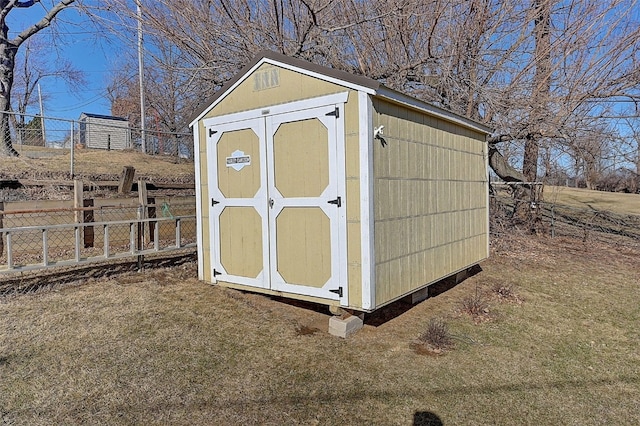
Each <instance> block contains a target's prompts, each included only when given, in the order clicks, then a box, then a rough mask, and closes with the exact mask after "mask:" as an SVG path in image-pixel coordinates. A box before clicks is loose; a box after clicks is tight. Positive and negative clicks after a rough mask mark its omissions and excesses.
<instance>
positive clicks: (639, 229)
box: [490, 193, 640, 248]
mask: <svg viewBox="0 0 640 426" xmlns="http://www.w3.org/2000/svg"><path fill="white" fill-rule="evenodd" d="M516 201H522V202H526V201H525V200H516V199H514V198H513V197H510V196H508V195H506V194H501V193H495V194H494V195H491V197H490V215H491V221H490V222H491V233H492V234H494V235H501V234H506V233H510V232H511V230H512V229H513V228H514V227H515V228H517V224H514V221H513V211H514V207H515V204H516ZM530 208H531V209H532V216H533V217H534V218H535V220H536V221H537V222H538V223H537V226H536V229H537V230H538V231H540V232H542V233H543V234H546V235H548V236H549V237H552V238H553V237H569V238H575V239H579V240H582V241H584V242H591V241H594V242H596V241H597V242H601V243H607V244H614V245H618V246H627V247H631V248H640V215H636V214H621V213H616V212H612V211H607V210H598V209H593V208H591V209H584V208H576V207H572V206H567V205H564V204H560V203H553V202H546V201H539V202H537V203H535V205H530Z"/></svg>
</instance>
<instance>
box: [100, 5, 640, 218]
mask: <svg viewBox="0 0 640 426" xmlns="http://www.w3.org/2000/svg"><path fill="white" fill-rule="evenodd" d="M105 4H109V5H110V7H111V8H112V9H113V10H118V16H117V17H114V18H113V20H112V21H110V22H109V25H110V26H111V27H112V28H114V26H116V24H118V25H119V26H118V28H119V29H118V31H119V32H120V33H122V31H121V30H120V28H122V27H121V25H125V26H128V27H129V28H130V31H133V30H134V28H135V19H136V17H135V14H134V13H133V12H134V11H133V9H132V8H131V7H127V4H126V2H125V1H124V0H108V1H106V2H105ZM637 6H638V5H637V0H610V1H607V2H600V1H597V0H568V1H562V2H560V1H557V0H530V1H529V2H512V1H508V0H426V1H425V0H393V1H388V0H371V1H367V2H361V1H357V0H332V1H330V0H281V1H275V2H274V1H268V0H216V1H204V0H189V1H187V0H175V1H167V0H156V1H153V2H149V3H146V2H145V5H144V9H143V20H144V28H145V33H146V35H147V36H148V37H149V38H151V39H154V38H155V39H156V41H160V40H161V41H162V42H163V43H167V44H168V45H170V46H171V52H172V55H173V56H172V59H171V61H165V60H162V59H161V60H159V61H158V62H157V64H158V65H159V66H161V65H162V64H163V62H166V63H165V66H166V67H167V69H169V68H172V69H173V71H174V72H178V73H179V74H180V75H181V76H183V77H181V78H184V80H182V81H183V82H187V83H188V84H182V85H180V87H181V88H183V89H184V88H186V89H187V91H186V92H184V94H183V96H182V97H183V99H188V100H189V101H188V102H187V101H185V102H181V103H176V104H175V105H178V106H176V108H178V109H180V108H184V109H186V110H195V109H196V108H197V103H198V102H199V101H201V100H204V99H207V98H208V96H209V95H210V94H211V93H212V92H214V91H215V90H217V89H219V88H220V86H221V85H222V84H223V83H224V82H225V81H227V80H228V79H229V78H230V77H231V76H233V75H234V74H235V73H236V72H237V71H238V70H239V69H240V68H241V67H242V66H244V65H245V64H246V63H247V62H248V60H249V58H251V57H252V56H254V55H255V54H256V53H257V52H258V51H260V50H262V49H270V50H275V51H279V52H281V53H284V54H287V55H290V56H294V57H300V58H303V59H308V60H311V61H313V62H316V63H320V64H323V65H327V66H330V67H334V68H340V69H344V70H346V71H350V72H353V73H357V74H364V75H367V76H369V77H372V78H375V79H378V80H380V81H382V82H384V84H385V85H387V86H389V87H391V88H394V89H397V90H401V91H404V92H408V93H410V94H413V95H415V96H417V97H419V98H422V99H424V100H427V101H430V102H433V103H435V104H437V105H440V106H442V107H444V108H447V109H450V110H452V111H454V112H456V113H459V114H461V115H464V116H467V117H470V118H472V119H475V120H478V121H481V122H483V123H485V124H487V125H489V126H491V127H493V128H494V129H495V133H494V134H493V135H492V137H491V138H490V153H491V158H490V164H491V165H492V167H493V168H494V171H495V172H496V174H498V175H499V176H500V177H502V178H504V179H505V180H508V181H519V182H529V181H535V180H538V179H539V178H544V173H547V171H548V170H551V169H558V168H560V167H561V166H563V165H562V164H556V163H553V162H554V161H563V160H562V159H563V158H565V157H564V156H563V155H564V154H565V153H570V152H572V147H574V146H576V140H577V139H576V138H578V137H579V138H581V140H583V139H584V137H585V135H588V134H590V133H591V134H597V133H599V132H601V130H602V128H603V127H607V121H606V117H605V115H606V114H604V111H605V110H609V109H610V106H611V105H614V104H615V102H616V101H617V100H619V99H621V98H625V99H631V100H640V67H638V66H637V64H638V63H639V61H640V53H639V46H638V43H637V40H638V39H640V25H639V23H638V22H637V20H638V17H637V16H636V15H637V14H634V13H633V11H634V10H637ZM116 8H117V9H116ZM127 11H128V12H130V14H129V15H128V16H127V15H126V13H125V12H127ZM116 21H117V22H116ZM149 38H148V39H149ZM154 43H156V42H154ZM155 46H156V44H153V46H149V47H147V51H148V52H149V53H151V54H156V53H157V47H155ZM156 56H157V57H158V58H159V57H160V56H159V55H156ZM169 63H171V65H170V66H169ZM168 75H169V74H165V76H168ZM148 77H149V78H152V77H153V76H152V73H149V75H148ZM157 78H165V77H161V76H160V74H157V76H155V77H153V79H157ZM150 87H154V84H150ZM155 87H156V89H153V90H161V89H160V88H161V87H163V88H164V90H165V93H166V90H171V89H170V87H171V85H164V86H161V85H156V86H155ZM174 87H175V86H174ZM189 92H190V93H191V96H190V95H189ZM193 93H196V94H197V95H193ZM149 96H152V95H151V94H150V95H149ZM185 115H188V114H185ZM596 139H597V138H596ZM541 152H542V153H543V155H542V157H541V155H540V153H541ZM516 155H517V156H519V158H520V161H521V163H520V164H517V165H516V162H515V161H514V159H515V156H516ZM552 163H553V164H552ZM540 170H543V171H544V173H540ZM518 197H519V198H528V201H531V200H532V199H535V192H532V191H529V192H527V193H526V194H520V195H519V196H518ZM532 197H533V198H532ZM529 204H530V203H529V202H526V203H522V204H520V206H521V207H522V211H521V215H522V219H523V220H530V219H531V218H529V217H528V207H527V206H529Z"/></svg>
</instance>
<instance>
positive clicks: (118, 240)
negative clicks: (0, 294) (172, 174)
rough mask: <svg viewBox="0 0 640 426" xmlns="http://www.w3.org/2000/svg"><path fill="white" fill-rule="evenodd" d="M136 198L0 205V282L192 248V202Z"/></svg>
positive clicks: (186, 252) (193, 233) (194, 231)
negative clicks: (85, 203) (40, 205)
mask: <svg viewBox="0 0 640 426" xmlns="http://www.w3.org/2000/svg"><path fill="white" fill-rule="evenodd" d="M96 201H97V200H96ZM136 201H137V200H135V199H132V200H131V202H130V203H121V204H119V205H102V206H89V207H83V208H48V209H31V210H25V209H20V207H21V204H27V203H11V206H10V207H11V208H7V206H6V205H5V206H4V210H0V281H3V280H9V279H11V278H12V277H13V278H15V275H22V274H23V273H24V272H29V271H38V270H49V269H55V268H58V267H70V266H76V267H78V266H82V265H83V264H86V263H96V262H103V263H104V262H111V261H113V260H117V259H122V258H132V257H133V258H136V257H138V259H137V260H138V262H141V261H143V260H144V259H141V258H140V257H141V256H146V255H150V254H157V253H160V252H171V254H172V255H175V254H177V253H178V252H182V253H183V254H189V253H192V252H193V251H194V250H195V246H196V216H195V202H183V203H170V202H166V201H164V202H161V203H159V204H153V205H139V204H138V203H136ZM31 204H32V203H31ZM0 205H2V203H0ZM95 267H96V268H99V267H106V266H101V265H96V266H95Z"/></svg>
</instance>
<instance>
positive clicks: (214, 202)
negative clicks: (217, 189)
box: [211, 198, 220, 207]
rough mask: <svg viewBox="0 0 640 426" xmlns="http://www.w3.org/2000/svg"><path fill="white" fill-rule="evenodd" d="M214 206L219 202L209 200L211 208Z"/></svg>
mask: <svg viewBox="0 0 640 426" xmlns="http://www.w3.org/2000/svg"><path fill="white" fill-rule="evenodd" d="M216 204H220V201H216V200H214V199H213V198H212V199H211V207H213V206H215V205H216Z"/></svg>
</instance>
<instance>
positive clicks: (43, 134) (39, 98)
mask: <svg viewBox="0 0 640 426" xmlns="http://www.w3.org/2000/svg"><path fill="white" fill-rule="evenodd" d="M38 101H39V102H40V131H41V132H42V144H43V145H44V146H47V137H46V136H45V135H46V133H45V132H44V130H45V129H44V106H43V105H42V92H41V91H40V83H38Z"/></svg>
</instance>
